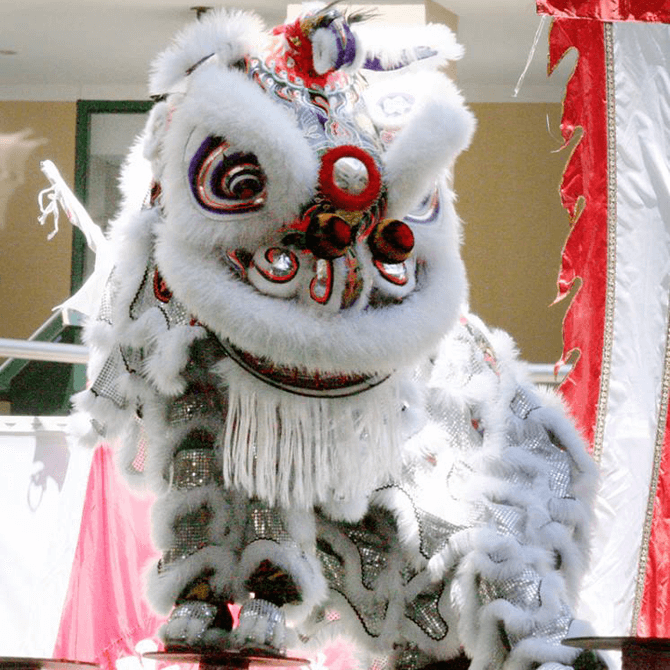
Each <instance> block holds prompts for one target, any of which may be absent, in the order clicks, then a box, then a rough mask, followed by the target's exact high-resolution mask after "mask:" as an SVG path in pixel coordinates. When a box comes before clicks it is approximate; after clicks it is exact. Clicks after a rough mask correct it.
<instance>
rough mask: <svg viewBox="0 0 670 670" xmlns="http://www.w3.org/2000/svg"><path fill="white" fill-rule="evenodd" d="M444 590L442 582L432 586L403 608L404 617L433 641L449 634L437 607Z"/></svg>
mask: <svg viewBox="0 0 670 670" xmlns="http://www.w3.org/2000/svg"><path fill="white" fill-rule="evenodd" d="M444 589H445V584H444V583H443V582H438V583H437V584H433V585H431V587H430V588H429V589H427V590H426V591H424V592H422V593H420V594H419V595H418V596H416V598H414V599H413V600H412V601H411V602H409V603H407V606H406V607H405V616H406V617H407V618H408V619H410V621H413V622H414V623H415V624H416V625H417V626H418V627H419V628H420V629H421V630H422V631H423V632H424V633H425V634H426V635H428V637H430V638H431V639H433V640H442V639H444V638H445V637H446V635H447V633H448V632H449V626H448V625H447V622H446V621H445V620H444V619H443V618H442V616H441V615H440V611H439V607H438V605H439V601H440V598H441V596H442V593H443V591H444Z"/></svg>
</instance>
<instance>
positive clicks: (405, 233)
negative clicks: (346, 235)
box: [368, 219, 414, 263]
mask: <svg viewBox="0 0 670 670" xmlns="http://www.w3.org/2000/svg"><path fill="white" fill-rule="evenodd" d="M368 243H369V245H370V250H371V251H372V255H373V256H374V258H375V259H376V260H378V261H381V262H382V263H402V262H403V261H406V260H407V259H408V258H409V255H410V254H411V253H412V249H414V233H412V229H411V228H410V227H409V226H408V225H407V224H406V223H405V222H403V221H398V220H397V219H384V220H383V221H380V222H379V223H378V224H377V225H376V226H375V228H374V230H373V231H372V234H371V235H370V237H369V238H368Z"/></svg>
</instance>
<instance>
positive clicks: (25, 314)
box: [0, 101, 76, 338]
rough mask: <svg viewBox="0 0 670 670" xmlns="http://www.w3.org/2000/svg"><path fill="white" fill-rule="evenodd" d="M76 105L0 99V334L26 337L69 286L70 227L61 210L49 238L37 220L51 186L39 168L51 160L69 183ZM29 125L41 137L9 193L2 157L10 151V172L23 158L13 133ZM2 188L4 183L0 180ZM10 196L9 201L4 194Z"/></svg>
mask: <svg viewBox="0 0 670 670" xmlns="http://www.w3.org/2000/svg"><path fill="white" fill-rule="evenodd" d="M75 126H76V104H75V103H74V102H48V103H44V102H2V101H0V136H2V138H3V140H2V144H0V197H2V196H4V198H3V202H5V203H6V206H5V207H3V203H2V202H0V212H2V211H3V210H4V216H2V217H0V337H10V338H26V337H28V336H29V335H30V334H31V333H32V332H34V331H35V330H36V329H37V328H38V327H39V326H41V325H42V323H44V321H46V320H47V319H48V318H49V316H50V315H51V308H52V307H53V306H55V305H57V304H59V303H60V302H62V301H63V300H64V299H65V298H67V296H68V293H69V289H70V253H71V248H72V228H71V226H70V224H69V222H68V221H67V219H66V218H65V217H64V216H63V215H61V218H60V232H59V233H58V235H56V237H54V238H53V239H52V240H51V241H48V240H47V234H48V233H49V232H50V231H51V230H52V221H49V222H48V223H47V224H46V225H45V227H41V226H40V225H39V224H38V222H37V217H38V216H39V207H38V204H37V195H38V193H39V192H40V191H41V190H42V189H43V188H46V187H47V186H48V185H49V182H48V181H47V179H46V177H44V176H43V175H42V172H41V171H40V169H39V164H40V161H41V160H44V159H50V160H52V161H53V162H54V163H55V164H56V165H57V167H58V168H59V170H60V172H61V174H62V175H63V177H64V178H65V180H66V181H67V182H68V184H70V185H72V184H73V181H74V147H75ZM28 130H32V133H31V134H30V137H31V138H37V139H43V140H45V141H44V142H43V143H42V144H40V145H39V146H37V147H34V148H33V149H32V150H30V151H29V152H28V155H27V158H26V161H25V170H24V175H23V178H24V180H23V183H20V184H19V185H18V186H17V187H16V188H15V189H14V190H13V192H11V193H8V191H9V188H8V187H7V184H8V183H9V182H10V181H15V177H14V176H10V177H8V176H7V173H5V174H4V175H3V169H2V165H3V160H4V158H3V156H4V157H6V156H8V155H9V156H10V159H9V163H10V168H11V171H12V172H16V171H17V166H18V165H19V164H20V163H21V162H22V160H21V151H20V150H18V149H16V148H9V147H8V143H9V142H11V140H12V136H14V134H15V133H18V132H20V131H28ZM3 183H4V184H5V187H4V188H3V187H2V184H3ZM7 196H8V200H7V199H6V198H7Z"/></svg>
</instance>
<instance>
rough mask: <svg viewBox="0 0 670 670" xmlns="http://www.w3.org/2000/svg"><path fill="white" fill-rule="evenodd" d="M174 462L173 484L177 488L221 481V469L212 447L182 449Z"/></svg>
mask: <svg viewBox="0 0 670 670" xmlns="http://www.w3.org/2000/svg"><path fill="white" fill-rule="evenodd" d="M173 462H174V466H173V467H174V474H173V486H174V488H175V489H177V490H184V489H193V488H196V487H198V486H207V485H208V484H212V483H214V482H217V483H221V474H220V473H221V469H220V467H218V464H217V463H216V460H215V456H214V451H213V450H212V449H182V450H181V451H178V452H177V453H176V454H175V457H174V461H173Z"/></svg>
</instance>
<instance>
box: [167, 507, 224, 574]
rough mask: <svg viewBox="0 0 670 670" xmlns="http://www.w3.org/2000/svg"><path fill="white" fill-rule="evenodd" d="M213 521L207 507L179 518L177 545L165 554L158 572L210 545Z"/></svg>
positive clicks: (177, 522) (177, 523)
mask: <svg viewBox="0 0 670 670" xmlns="http://www.w3.org/2000/svg"><path fill="white" fill-rule="evenodd" d="M211 520H212V512H211V510H210V509H209V508H208V507H206V506H202V507H200V508H198V509H197V510H195V511H193V512H190V513H188V514H185V515H184V516H182V517H179V518H178V519H177V521H176V522H175V524H174V529H173V531H174V535H175V545H174V546H173V547H171V548H170V549H168V550H167V551H165V552H164V553H163V557H162V558H161V560H160V561H159V564H158V572H159V573H161V572H163V571H164V570H166V569H168V568H169V567H170V566H172V565H173V564H174V563H176V562H179V561H183V560H185V559H187V558H188V557H189V556H192V555H193V554H195V553H196V552H198V551H200V549H203V548H204V547H206V546H207V545H209V544H210V540H209V526H210V522H211Z"/></svg>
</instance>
